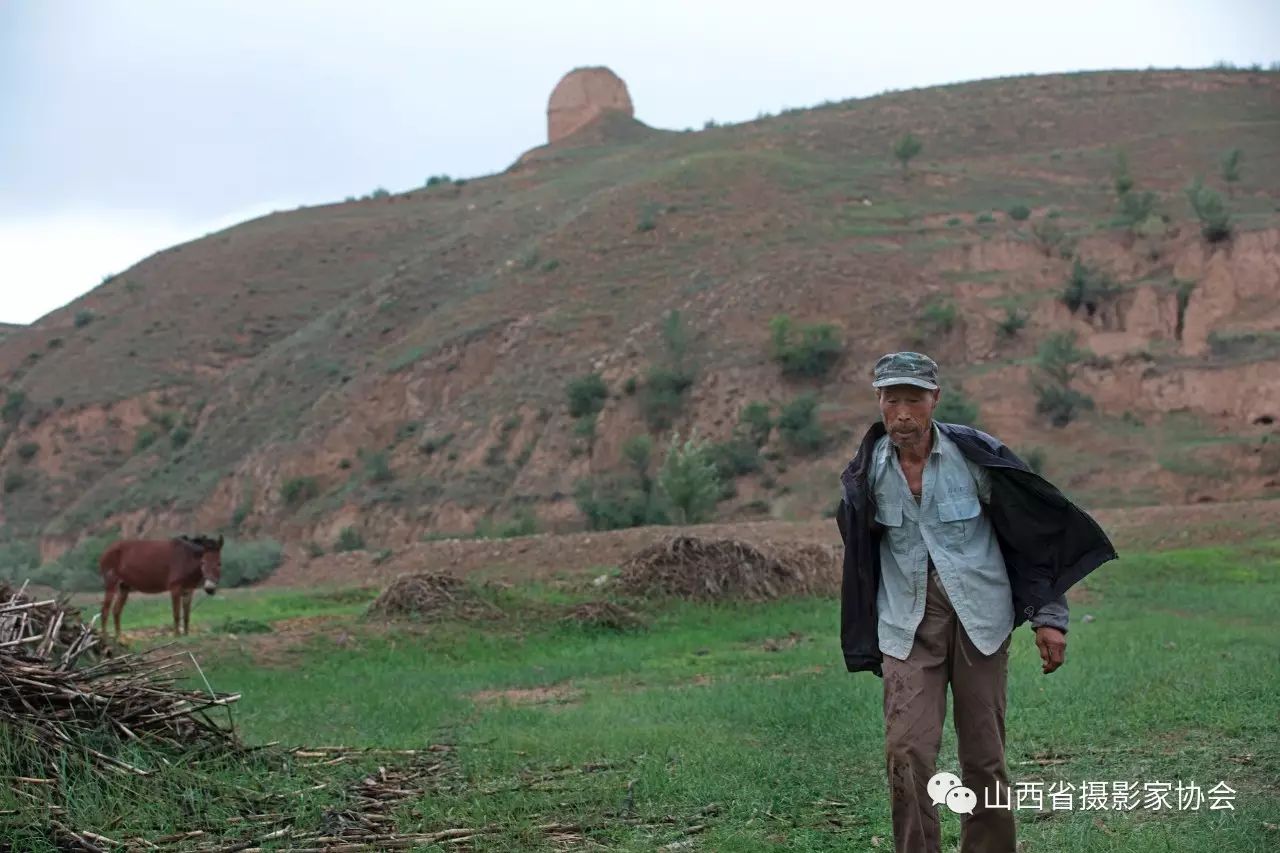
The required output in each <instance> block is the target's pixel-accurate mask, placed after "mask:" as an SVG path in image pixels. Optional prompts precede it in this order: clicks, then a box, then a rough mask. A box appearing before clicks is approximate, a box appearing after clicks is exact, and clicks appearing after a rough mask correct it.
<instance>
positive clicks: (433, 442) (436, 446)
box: [418, 432, 453, 456]
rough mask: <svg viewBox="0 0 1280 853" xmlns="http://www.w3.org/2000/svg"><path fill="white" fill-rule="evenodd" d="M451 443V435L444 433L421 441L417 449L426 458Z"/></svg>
mask: <svg viewBox="0 0 1280 853" xmlns="http://www.w3.org/2000/svg"><path fill="white" fill-rule="evenodd" d="M451 441H453V433H451V432H449V433H445V434H444V435H429V436H427V437H426V438H424V439H422V443H421V444H419V445H418V449H419V450H421V451H422V452H423V453H425V454H426V455H427V456H432V455H434V454H435V452H436V451H437V450H440V449H442V448H443V447H444V446H445V445H447V444H448V443H449V442H451Z"/></svg>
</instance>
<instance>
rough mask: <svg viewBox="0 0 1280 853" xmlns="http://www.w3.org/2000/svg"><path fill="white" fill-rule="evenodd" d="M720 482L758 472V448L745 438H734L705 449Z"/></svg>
mask: <svg viewBox="0 0 1280 853" xmlns="http://www.w3.org/2000/svg"><path fill="white" fill-rule="evenodd" d="M707 453H708V454H709V455H710V457H711V462H712V464H713V465H715V468H716V473H717V474H719V475H720V479H721V480H725V481H729V480H732V479H733V478H735V477H741V476H742V475H743V474H751V473H753V472H755V471H759V470H760V448H759V447H757V446H756V445H755V444H754V443H753V442H752V441H751V440H750V439H749V438H747V437H746V436H741V435H739V436H734V437H733V438H731V439H729V440H728V441H722V442H719V443H717V444H712V445H710V446H708V447H707Z"/></svg>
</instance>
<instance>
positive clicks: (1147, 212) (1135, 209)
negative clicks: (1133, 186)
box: [1120, 190, 1158, 228]
mask: <svg viewBox="0 0 1280 853" xmlns="http://www.w3.org/2000/svg"><path fill="white" fill-rule="evenodd" d="M1157 201H1158V199H1157V197H1156V194H1155V193H1153V192H1138V191H1137V190H1134V191H1132V192H1127V193H1125V194H1124V195H1122V196H1120V224H1121V225H1125V226H1128V227H1129V228H1136V227H1138V226H1140V225H1143V224H1144V223H1145V222H1146V221H1147V220H1148V219H1150V218H1151V217H1152V216H1154V215H1155V209H1156V202H1157Z"/></svg>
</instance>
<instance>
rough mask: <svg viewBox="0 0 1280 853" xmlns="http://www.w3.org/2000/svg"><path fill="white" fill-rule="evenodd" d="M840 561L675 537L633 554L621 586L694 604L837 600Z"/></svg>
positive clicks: (784, 547)
mask: <svg viewBox="0 0 1280 853" xmlns="http://www.w3.org/2000/svg"><path fill="white" fill-rule="evenodd" d="M837 557H838V555H837V554H836V551H835V549H834V548H832V547H830V546H824V545H816V544H791V543H786V544H783V543H774V542H761V543H759V545H753V544H751V543H748V542H743V541H740V540H737V539H701V538H699V537H696V536H675V537H673V538H671V539H667V540H664V541H661V542H657V543H655V544H653V545H650V546H649V547H647V548H644V549H642V550H640V551H638V552H636V553H635V554H633V555H632V556H631V558H630V559H629V560H627V561H626V562H625V563H623V564H622V566H621V567H620V572H619V575H618V586H619V588H620V589H621V590H622V591H623V592H625V593H627V594H629V595H637V596H643V597H646V598H652V597H673V598H684V599H690V600H693V601H719V600H722V599H745V600H748V601H764V600H768V599H773V598H780V597H783V596H804V595H833V594H834V593H836V592H837V591H838V590H839V588H840V574H839V566H840V564H839V561H838V559H837Z"/></svg>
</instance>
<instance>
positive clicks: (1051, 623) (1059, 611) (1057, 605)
mask: <svg viewBox="0 0 1280 853" xmlns="http://www.w3.org/2000/svg"><path fill="white" fill-rule="evenodd" d="M1070 615H1071V614H1070V611H1069V610H1068V608H1067V597H1066V595H1060V596H1058V597H1057V598H1055V599H1054V600H1053V601H1050V602H1049V603H1048V604H1046V605H1044V606H1043V607H1041V608H1040V609H1039V610H1037V611H1036V614H1035V615H1034V616H1032V617H1031V620H1030V621H1031V626H1032V627H1033V628H1040V627H1042V626H1047V627H1049V628H1057V629H1058V630H1059V631H1061V632H1062V633H1064V634H1065V633H1066V632H1067V620H1068V618H1069V617H1070Z"/></svg>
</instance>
